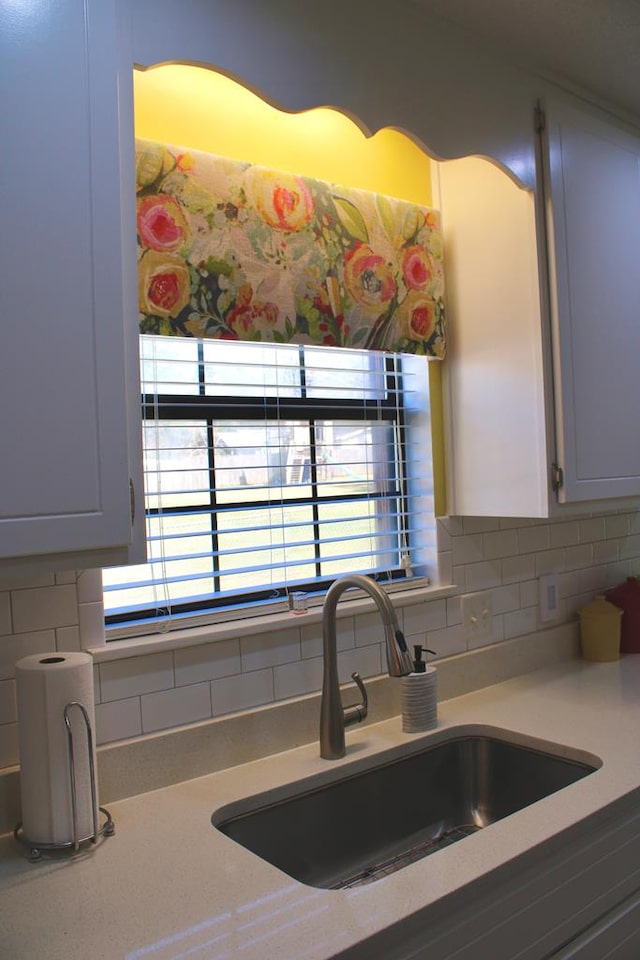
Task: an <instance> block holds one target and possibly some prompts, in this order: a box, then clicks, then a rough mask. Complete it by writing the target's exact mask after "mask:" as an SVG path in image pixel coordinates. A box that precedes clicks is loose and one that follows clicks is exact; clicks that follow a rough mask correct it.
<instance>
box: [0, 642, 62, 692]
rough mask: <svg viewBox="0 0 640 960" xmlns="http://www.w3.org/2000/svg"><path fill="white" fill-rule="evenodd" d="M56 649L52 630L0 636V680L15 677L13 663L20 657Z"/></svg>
mask: <svg viewBox="0 0 640 960" xmlns="http://www.w3.org/2000/svg"><path fill="white" fill-rule="evenodd" d="M55 649H56V634H55V631H54V630H38V631H36V632H35V633H23V634H20V635H19V636H17V635H16V634H11V635H10V636H8V637H0V680H8V679H9V678H10V677H15V665H16V661H17V660H21V659H22V657H30V656H31V655H32V654H36V653H51V652H52V651H53V650H55Z"/></svg>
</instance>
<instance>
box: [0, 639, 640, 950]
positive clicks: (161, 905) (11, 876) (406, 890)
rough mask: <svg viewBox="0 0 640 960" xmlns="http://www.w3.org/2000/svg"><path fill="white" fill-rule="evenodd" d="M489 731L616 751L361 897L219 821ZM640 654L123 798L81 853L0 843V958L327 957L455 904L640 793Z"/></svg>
mask: <svg viewBox="0 0 640 960" xmlns="http://www.w3.org/2000/svg"><path fill="white" fill-rule="evenodd" d="M461 725H465V726H468V725H473V726H485V725H487V726H490V727H494V728H498V729H499V730H506V731H512V732H513V733H514V734H516V739H519V741H520V742H527V739H528V738H536V739H538V740H543V741H547V742H548V743H552V744H560V745H563V746H565V747H566V748H568V752H569V755H574V754H575V753H576V752H577V753H578V754H580V753H581V752H582V753H587V754H591V755H595V756H596V757H598V758H600V759H601V760H602V766H601V767H600V769H598V770H597V771H596V772H595V773H593V774H591V775H589V776H588V777H586V778H584V779H583V780H580V781H579V782H578V783H576V784H573V785H572V786H570V787H567V788H565V789H564V790H562V791H559V792H558V793H556V794H553V795H552V796H550V797H547V798H545V799H544V800H541V801H539V802H538V803H535V804H533V805H531V806H530V807H527V808H525V809H524V810H522V811H520V812H518V813H517V814H514V815H512V816H511V817H507V818H505V819H504V820H501V821H499V822H498V823H495V824H492V825H491V826H490V827H488V828H487V829H486V830H482V831H479V832H478V833H476V834H474V835H473V836H471V837H469V838H467V839H465V840H464V841H462V842H461V843H458V844H455V845H453V846H451V847H449V848H447V849H445V850H442V851H440V852H438V853H437V854H435V855H433V856H431V857H427V858H426V859H424V860H421V861H419V862H418V863H415V864H412V865H411V866H409V867H406V868H405V869H403V870H401V871H399V872H397V873H395V874H393V875H392V876H390V877H387V878H385V879H384V880H381V881H378V882H377V883H373V884H369V885H366V886H362V887H359V888H355V889H354V890H351V891H328V890H319V889H315V888H312V887H308V886H305V885H303V884H301V883H299V882H297V881H295V880H293V879H291V878H290V877H288V876H286V875H285V874H283V873H281V872H280V871H279V870H277V869H276V868H274V867H272V866H270V865H269V864H267V863H265V862H263V861H262V860H259V859H258V858H257V857H255V856H254V855H253V854H251V853H250V852H248V851H247V850H244V849H243V848H242V847H240V846H238V845H236V844H235V843H234V842H233V841H231V840H229V839H228V838H227V837H225V836H223V835H222V834H220V833H219V832H218V831H216V830H215V829H214V828H213V827H212V826H211V815H212V813H213V812H214V810H216V809H217V808H219V807H221V806H223V805H224V804H227V803H230V802H232V801H235V800H238V799H241V798H243V797H246V796H250V795H253V794H257V793H261V792H263V791H265V790H272V789H278V788H280V787H282V786H283V785H286V784H287V783H290V782H292V781H296V780H299V779H302V778H305V777H314V778H318V777H320V778H323V777H326V776H327V775H328V776H329V777H331V776H332V775H335V773H336V772H338V771H339V770H340V768H341V767H344V766H345V765H349V764H354V763H355V764H357V765H358V766H359V765H366V760H367V758H368V757H370V756H371V755H373V754H376V753H379V752H380V751H384V750H389V749H392V748H396V747H400V748H401V749H407V750H411V749H414V748H415V745H416V743H426V742H427V741H428V740H429V739H431V740H433V739H435V738H439V737H441V736H442V734H443V732H446V731H447V730H448V729H450V728H451V727H456V726H461ZM639 726H640V657H633V656H628V657H625V658H623V659H622V660H620V661H618V662H615V663H605V664H588V663H584V662H581V661H571V662H568V663H565V664H562V665H560V666H555V667H552V668H547V669H544V670H540V671H536V672H534V673H530V674H527V675H525V676H522V677H518V678H515V679H513V680H509V681H507V682H504V683H500V684H496V685H494V686H492V687H487V688H485V689H483V690H479V691H476V692H475V693H471V694H467V695H466V696H463V697H459V698H457V699H454V700H449V701H446V702H444V703H442V704H441V705H440V723H439V727H438V729H437V730H436V731H433V733H430V734H416V735H407V734H403V733H402V731H401V722H400V718H394V719H391V720H386V721H384V722H382V723H379V724H373V725H371V726H369V727H363V728H349V729H348V730H347V756H346V758H345V759H344V760H340V761H336V762H333V763H330V762H327V761H323V760H321V759H320V758H319V756H318V747H317V744H311V745H309V746H305V747H300V748H297V749H295V750H290V751H287V752H286V753H280V754H277V755H275V756H272V757H266V758H264V759H262V760H257V761H254V762H252V763H248V764H244V765H242V766H238V767H234V768H232V769H229V770H224V771H222V772H219V773H215V774H211V775H209V776H204V777H200V778H198V779H196V780H191V781H188V782H185V783H182V784H178V785H176V786H171V787H166V788H164V789H162V790H157V791H154V792H151V793H146V794H143V795H140V796H138V797H134V798H132V799H128V800H122V801H119V802H117V803H114V804H110V805H109V809H110V812H111V813H112V815H113V818H114V820H115V823H116V835H115V837H113V838H110V839H107V840H105V841H103V842H102V843H101V844H100V845H99V847H98V849H96V850H92V851H91V852H88V853H86V854H82V855H80V856H79V857H77V858H74V859H64V860H49V861H42V862H40V863H36V864H32V863H30V862H29V861H28V860H27V859H26V858H25V856H24V853H23V852H22V850H21V849H20V848H19V847H18V846H17V844H16V843H15V841H14V839H13V837H12V836H10V835H8V836H5V837H3V838H1V839H0V957H3V958H4V957H7V958H11V960H34V958H46V960H87V958H89V957H91V958H92V960H119V958H127V960H137V958H150V960H169V958H177V957H186V956H188V957H190V958H196V960H222V958H229V960H236V958H243V960H266V958H278V960H302V958H304V960H326V958H329V957H332V956H334V955H336V954H337V953H339V952H341V951H344V950H347V949H348V948H349V947H350V946H352V945H353V944H355V943H357V942H360V941H362V940H364V939H365V938H366V937H367V936H371V935H372V934H374V933H375V932H377V931H379V930H381V929H384V928H386V927H388V926H389V925H391V924H392V923H395V922H397V921H402V920H403V919H405V918H408V917H410V916H411V915H413V914H415V913H416V912H417V911H418V910H421V909H422V908H424V907H425V906H428V905H429V904H433V903H435V902H436V901H441V899H442V898H446V897H447V896H449V895H451V894H452V893H453V892H454V891H456V890H458V889H459V888H461V887H463V886H464V885H466V884H470V883H474V882H475V881H477V880H478V879H479V878H481V877H483V876H485V875H486V874H488V873H489V872H491V871H493V870H495V869H496V868H499V867H500V866H502V865H503V864H505V863H507V862H508V861H511V860H513V858H517V857H520V856H522V855H524V854H526V852H527V851H529V850H530V849H531V848H532V847H535V846H536V845H538V844H541V843H544V842H545V841H549V840H551V838H553V837H554V836H556V837H557V835H558V834H559V833H561V832H562V831H564V830H565V829H568V828H570V827H571V826H572V825H574V824H576V823H579V822H580V821H582V820H584V819H585V818H587V817H591V816H593V815H594V814H596V813H597V812H598V811H601V810H603V809H604V808H606V807H607V806H608V805H609V804H612V803H614V802H615V801H617V800H619V799H620V798H621V797H624V796H626V795H628V794H630V793H632V792H634V791H636V790H638V791H640V736H639V735H638V729H639Z"/></svg>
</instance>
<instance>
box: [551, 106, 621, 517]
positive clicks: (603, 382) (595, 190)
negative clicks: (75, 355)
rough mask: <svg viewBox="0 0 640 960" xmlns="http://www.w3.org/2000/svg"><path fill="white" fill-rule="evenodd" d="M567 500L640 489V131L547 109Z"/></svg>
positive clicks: (561, 455)
mask: <svg viewBox="0 0 640 960" xmlns="http://www.w3.org/2000/svg"><path fill="white" fill-rule="evenodd" d="M545 115H546V124H545V128H544V130H543V138H544V147H545V149H544V154H543V155H544V159H545V183H546V193H547V196H546V200H547V204H546V209H547V221H548V243H549V253H550V277H551V284H550V290H551V315H552V319H553V333H554V357H555V362H556V376H555V377H554V385H555V401H556V409H557V413H558V417H557V420H558V436H557V442H558V449H557V462H558V464H559V466H560V467H561V468H562V472H563V475H564V482H563V484H562V485H561V486H560V488H559V491H558V494H559V499H560V500H561V501H575V500H589V499H601V498H603V497H620V496H631V495H636V494H638V493H640V417H639V416H638V411H639V410H640V377H639V376H638V360H637V358H638V351H639V350H640V269H639V267H638V251H639V250H640V138H636V137H632V136H630V135H629V134H627V133H625V132H624V131H623V130H620V129H618V128H617V127H615V126H613V125H612V124H605V123H603V122H602V121H601V120H600V119H597V118H595V117H592V116H591V115H590V114H588V113H583V112H578V111H577V110H575V109H571V108H570V107H567V106H565V105H560V104H556V103H553V104H549V105H548V107H546V108H545Z"/></svg>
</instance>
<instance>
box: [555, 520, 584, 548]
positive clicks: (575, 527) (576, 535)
mask: <svg viewBox="0 0 640 960" xmlns="http://www.w3.org/2000/svg"><path fill="white" fill-rule="evenodd" d="M577 543H580V523H579V521H578V520H573V521H570V522H569V523H552V524H550V526H549V546H550V547H551V549H552V550H553V549H555V548H556V547H573V546H575V545H576V544H577Z"/></svg>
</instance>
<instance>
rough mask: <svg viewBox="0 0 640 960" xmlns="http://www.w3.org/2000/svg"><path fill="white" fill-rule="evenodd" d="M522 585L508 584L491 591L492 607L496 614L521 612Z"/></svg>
mask: <svg viewBox="0 0 640 960" xmlns="http://www.w3.org/2000/svg"><path fill="white" fill-rule="evenodd" d="M521 605H522V604H521V600H520V584H519V583H508V584H506V585H505V586H504V587H495V589H493V590H492V591H491V606H492V609H493V613H494V614H498V613H507V612H508V611H510V610H519V609H520V606H521Z"/></svg>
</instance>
